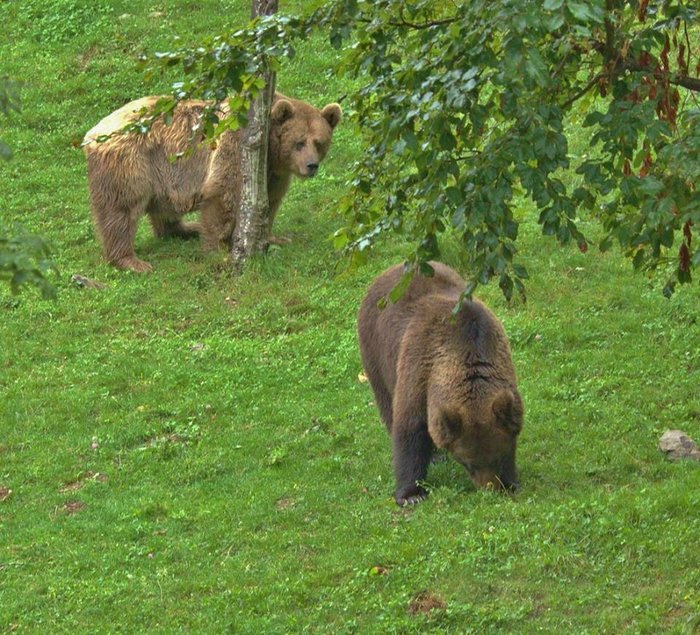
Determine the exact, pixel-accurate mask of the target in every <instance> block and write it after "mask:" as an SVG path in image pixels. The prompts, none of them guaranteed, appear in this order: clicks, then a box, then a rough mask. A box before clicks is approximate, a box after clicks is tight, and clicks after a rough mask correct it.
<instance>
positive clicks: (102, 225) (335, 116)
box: [83, 93, 342, 271]
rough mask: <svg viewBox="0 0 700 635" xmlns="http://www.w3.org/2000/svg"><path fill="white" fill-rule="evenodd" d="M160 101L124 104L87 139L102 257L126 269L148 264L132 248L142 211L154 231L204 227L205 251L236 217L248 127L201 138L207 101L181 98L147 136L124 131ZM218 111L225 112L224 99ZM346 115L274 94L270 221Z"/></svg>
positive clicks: (226, 240)
mask: <svg viewBox="0 0 700 635" xmlns="http://www.w3.org/2000/svg"><path fill="white" fill-rule="evenodd" d="M158 99H159V98H158V97H144V98H142V99H138V100H136V101H132V102H130V103H128V104H126V105H125V106H123V107H122V108H120V109H119V110H116V111H115V112H113V113H112V114H111V115H109V116H107V117H106V118H105V119H103V120H102V121H101V122H100V123H98V124H97V125H96V126H95V127H94V128H92V129H91V130H90V131H88V132H87V134H86V135H85V139H84V141H83V146H84V152H85V155H86V157H87V163H88V181H89V186H90V199H91V205H92V213H93V218H94V220H95V225H96V228H97V232H98V234H99V237H100V239H101V241H102V245H103V249H104V254H105V257H106V258H107V260H108V261H109V262H110V263H111V264H113V265H115V266H116V267H119V268H121V269H131V270H133V271H150V270H151V265H150V264H149V263H147V262H145V261H143V260H141V259H139V258H137V257H136V255H135V254H134V237H135V234H136V227H137V224H138V220H139V218H140V217H141V216H142V215H143V214H144V213H145V214H147V215H148V217H149V220H150V221H151V224H152V226H153V231H154V233H155V235H156V236H161V237H162V236H176V237H180V238H189V237H194V236H197V235H198V234H199V233H200V231H201V234H202V238H203V241H204V245H205V247H206V248H208V249H214V248H217V247H219V246H221V245H227V244H230V240H231V236H232V234H233V229H234V227H235V223H236V215H237V212H238V207H239V200H240V188H241V172H240V142H241V138H242V137H241V135H242V132H241V131H236V132H226V133H224V135H222V137H221V138H220V139H219V141H218V143H216V144H215V145H207V144H201V143H200V142H201V140H202V137H201V135H196V136H194V138H193V134H192V133H193V130H194V129H196V126H197V124H198V123H199V121H200V118H201V115H202V110H203V109H204V107H205V106H206V102H203V101H196V100H189V101H183V102H181V103H179V104H178V105H177V107H176V109H175V110H174V112H173V117H172V122H171V123H170V124H169V125H166V123H165V122H164V121H163V120H162V119H158V120H156V121H155V122H154V123H153V125H152V126H151V129H150V130H149V131H148V132H147V133H146V134H125V133H123V132H121V130H122V129H123V128H124V126H126V125H127V124H129V123H132V122H134V121H135V120H137V119H138V118H139V116H140V114H141V113H142V112H148V111H150V110H151V109H152V108H153V106H154V105H155V104H156V102H157V101H158ZM219 115H220V116H222V117H225V116H226V115H227V110H226V107H225V106H223V105H222V106H221V107H220V108H219ZM341 116H342V112H341V109H340V106H339V105H338V104H328V105H327V106H326V107H325V108H323V109H322V110H318V109H317V108H314V107H313V106H311V105H310V104H307V103H305V102H303V101H299V100H296V99H291V98H289V97H285V96H284V95H281V94H279V93H277V94H275V97H274V101H273V105H272V110H271V113H270V136H269V146H268V196H269V200H270V225H271V224H272V219H273V218H274V216H275V214H276V212H277V210H278V208H279V206H280V204H281V202H282V199H283V197H284V195H285V193H286V191H287V188H288V187H289V183H290V181H291V178H292V176H293V175H296V176H299V177H302V178H304V177H311V176H314V175H315V174H316V172H317V171H318V166H319V163H320V162H321V161H322V159H323V157H324V156H325V155H326V152H327V151H328V148H329V147H330V143H331V138H332V135H333V129H334V128H335V127H336V126H337V125H338V123H339V122H340V118H341ZM104 138H106V140H103V139H104ZM176 156H179V157H180V158H177V159H175V157H176ZM195 209H200V210H201V212H202V214H201V226H200V224H197V223H189V224H185V223H183V222H182V216H183V215H184V214H186V213H188V212H191V211H193V210H195Z"/></svg>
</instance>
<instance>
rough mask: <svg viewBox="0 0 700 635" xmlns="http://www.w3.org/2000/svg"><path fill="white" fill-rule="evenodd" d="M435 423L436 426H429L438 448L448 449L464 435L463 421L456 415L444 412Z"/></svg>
mask: <svg viewBox="0 0 700 635" xmlns="http://www.w3.org/2000/svg"><path fill="white" fill-rule="evenodd" d="M435 423H436V424H437V425H436V426H434V427H433V426H432V425H431V426H429V431H430V436H431V438H432V439H433V443H435V445H436V446H437V447H438V448H446V447H448V446H449V445H451V444H452V443H454V442H455V441H456V440H457V439H458V438H459V437H460V436H461V435H462V419H461V418H460V416H459V415H458V414H456V413H455V414H453V413H451V412H442V413H440V415H439V416H438V418H437V419H436V420H435Z"/></svg>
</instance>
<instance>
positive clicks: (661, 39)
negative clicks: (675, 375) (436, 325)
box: [144, 0, 700, 298]
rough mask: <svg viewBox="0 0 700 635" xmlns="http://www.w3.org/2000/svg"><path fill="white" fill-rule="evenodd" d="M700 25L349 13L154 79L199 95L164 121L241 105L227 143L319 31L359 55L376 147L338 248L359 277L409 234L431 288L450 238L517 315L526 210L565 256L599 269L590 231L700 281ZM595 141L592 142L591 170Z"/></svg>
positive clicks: (358, 75)
mask: <svg viewBox="0 0 700 635" xmlns="http://www.w3.org/2000/svg"><path fill="white" fill-rule="evenodd" d="M316 4H318V3H316ZM697 17H698V10H697V9H696V8H693V7H692V6H689V4H687V3H685V2H683V1H682V0H671V1H663V2H662V1H661V0H657V1H653V0H594V1H593V2H583V1H580V0H547V1H546V2H545V3H544V4H542V3H541V2H535V1H534V0H525V1H520V0H518V1H515V0H499V1H497V2H490V1H489V2H487V1H486V0H476V1H474V2H465V3H449V4H446V3H442V2H437V1H436V0H409V1H404V0H386V1H385V2H382V3H375V2H367V1H365V0H335V1H334V2H330V3H324V4H323V5H322V6H320V8H317V9H316V11H314V12H312V13H310V14H309V15H308V16H307V17H305V18H303V19H302V18H293V17H289V16H284V15H280V14H277V15H276V16H272V17H268V18H264V19H260V20H256V21H253V22H251V24H250V25H249V26H248V27H246V28H245V29H239V30H236V31H232V32H230V33H228V34H224V35H219V36H216V37H213V38H209V39H207V40H205V41H204V42H203V43H202V45H201V46H198V47H195V48H191V47H185V48H183V49H180V50H175V51H171V52H165V53H158V54H156V55H155V56H154V57H153V58H150V59H144V62H145V63H146V64H147V65H148V67H149V69H150V70H151V71H152V70H153V69H154V68H157V67H158V66H174V65H180V66H181V67H182V70H183V72H184V74H185V75H186V76H187V77H188V79H187V80H186V81H183V82H180V83H178V84H176V85H175V86H174V89H175V91H174V92H175V98H174V99H173V100H169V101H168V102H167V103H165V105H164V106H163V108H162V110H159V111H158V112H156V113H154V114H155V115H157V114H159V113H160V112H166V113H167V112H169V110H171V109H172V108H173V107H174V104H175V100H176V99H182V98H185V97H191V96H196V97H204V98H208V99H212V100H214V101H216V102H220V101H222V100H224V99H227V98H228V97H229V95H235V96H234V97H233V98H231V99H229V105H230V108H231V111H232V113H233V115H234V116H233V117H231V118H229V119H227V120H224V121H223V122H222V121H220V120H219V118H218V116H217V113H216V111H215V107H214V106H212V109H211V111H210V112H209V113H208V115H207V117H205V118H204V120H203V127H204V131H205V133H206V134H207V135H208V136H216V135H218V134H220V133H221V132H223V130H225V129H231V128H236V127H238V126H241V125H245V113H246V111H247V109H248V107H249V105H250V101H251V99H253V98H254V97H255V96H256V94H257V92H258V91H259V90H260V80H259V79H258V77H259V75H260V73H261V71H262V70H263V69H265V68H267V67H272V69H273V70H277V68H278V67H279V64H280V60H281V59H282V58H284V57H292V56H293V55H294V48H293V43H294V41H295V40H297V39H299V38H305V37H307V36H308V35H309V34H310V33H312V32H314V31H319V30H320V31H323V32H325V33H327V34H329V37H330V41H331V43H332V44H333V45H334V46H336V47H337V48H342V47H345V48H346V50H347V51H348V54H347V56H346V59H345V61H344V66H343V70H345V71H346V72H347V73H348V74H349V75H350V76H351V77H352V78H353V79H354V80H355V82H356V83H357V84H359V86H360V87H359V89H358V90H357V91H355V92H354V94H352V96H351V111H352V112H353V113H354V115H355V119H356V122H357V124H358V125H359V127H360V128H361V130H362V132H363V135H364V139H365V142H366V147H367V150H366V152H365V154H364V156H363V157H362V159H361V160H360V161H359V162H358V163H357V164H356V165H355V170H354V176H353V179H352V188H351V191H350V192H349V193H348V195H347V197H346V198H345V202H344V204H343V209H344V211H345V213H346V216H347V218H348V223H347V226H346V227H344V228H342V229H340V230H339V231H337V232H336V234H335V244H336V246H337V247H338V248H341V249H344V250H346V251H347V252H348V254H349V263H350V267H351V268H353V267H355V266H357V265H359V264H361V263H362V262H364V261H365V260H366V256H367V253H368V251H369V250H370V249H371V247H372V246H374V245H375V244H376V243H377V241H378V240H380V239H381V238H382V237H384V236H385V235H387V234H394V233H401V234H403V235H405V236H406V237H407V238H408V239H409V240H410V241H412V243H413V245H414V247H413V249H412V251H411V253H409V254H407V258H406V259H407V261H408V263H409V264H410V265H411V267H410V269H412V270H415V269H417V268H421V269H424V270H425V269H426V266H427V265H426V262H427V261H428V260H429V259H431V258H436V257H439V256H440V252H441V241H442V239H443V237H444V236H445V235H446V234H447V235H450V236H456V237H457V238H458V240H459V241H460V243H461V245H462V248H463V252H464V254H465V259H466V264H467V265H468V268H469V270H470V272H471V277H470V282H469V286H468V288H467V289H466V293H467V294H470V293H471V292H472V291H473V289H474V288H475V287H476V286H477V285H478V284H486V283H488V282H489V281H490V280H492V279H497V280H498V283H499V286H500V288H501V290H502V291H503V293H504V294H505V296H506V297H507V298H510V297H511V296H512V294H513V292H514V291H516V290H517V291H518V292H520V293H524V285H523V280H524V279H526V278H527V276H528V273H527V270H526V268H525V267H524V266H523V265H522V263H521V262H519V260H518V257H517V247H516V245H517V241H518V235H519V227H520V222H521V218H520V217H519V215H518V213H517V208H518V207H519V206H521V205H522V201H523V199H525V200H529V202H530V205H532V206H533V207H534V208H535V209H536V210H537V212H538V214H539V223H540V225H541V228H542V232H543V233H544V234H546V235H551V236H554V237H556V239H557V240H558V241H559V243H561V244H562V245H566V244H569V243H571V242H574V243H576V244H577V245H578V247H579V249H580V250H581V251H583V252H585V251H587V249H588V245H589V239H588V238H587V237H586V235H585V234H584V232H583V231H582V229H581V225H580V221H581V220H582V219H583V218H593V219H595V220H597V221H599V222H600V223H602V225H603V227H604V229H605V232H606V234H605V236H604V237H603V239H602V241H601V243H600V247H601V249H603V250H605V249H607V248H608V247H609V246H610V245H611V244H612V242H613V241H617V242H618V243H619V244H620V245H621V246H622V248H623V250H624V251H625V253H626V254H627V255H628V256H629V257H630V258H631V259H632V262H633V264H634V266H635V268H637V269H643V270H654V269H656V268H658V267H660V266H661V267H662V268H664V269H666V268H670V267H673V268H674V271H673V274H672V275H671V278H670V279H669V281H668V283H667V285H666V288H665V292H666V293H667V294H670V293H672V291H673V289H674V286H675V284H676V282H677V281H680V282H688V281H690V280H691V272H692V270H693V269H694V268H695V267H696V266H697V265H698V263H700V248H699V247H698V245H697V243H695V244H693V242H692V236H693V226H694V224H697V223H698V222H700V206H699V202H700V198H699V195H698V193H697V192H696V190H695V185H694V184H695V182H697V176H698V170H700V161H699V157H698V153H699V151H700V146H699V145H698V135H699V134H700V133H699V132H698V121H700V110H698V108H697V107H696V102H695V101H694V97H693V96H692V92H693V91H697V90H700V80H698V79H696V78H694V77H691V76H690V74H691V71H693V69H691V64H692V63H693V62H694V61H695V60H696V59H697V58H696V56H695V54H694V47H693V41H694V39H693V38H694V35H693V32H692V25H693V24H694V22H695V21H696V19H697ZM694 70H695V72H696V74H697V69H694ZM581 126H582V127H583V128H584V129H586V130H587V131H588V132H587V134H588V136H589V138H590V142H589V145H588V147H587V148H585V149H584V150H583V151H582V152H580V153H576V152H574V151H573V150H572V148H571V147H570V137H571V132H573V131H575V130H576V129H578V128H579V127H581ZM566 173H568V174H571V175H573V176H574V178H570V177H567V178H563V176H564V174H566ZM586 214H587V215H588V216H585V215H586Z"/></svg>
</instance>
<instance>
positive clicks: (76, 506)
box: [63, 501, 85, 516]
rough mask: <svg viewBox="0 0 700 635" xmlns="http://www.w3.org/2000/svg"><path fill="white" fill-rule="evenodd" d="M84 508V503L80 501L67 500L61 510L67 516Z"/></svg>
mask: <svg viewBox="0 0 700 635" xmlns="http://www.w3.org/2000/svg"><path fill="white" fill-rule="evenodd" d="M83 509H85V503H83V502H82V501H68V502H67V503H65V504H64V505H63V511H64V512H66V514H68V515H69V516H72V515H73V514H77V513H78V512H79V511H81V510H83Z"/></svg>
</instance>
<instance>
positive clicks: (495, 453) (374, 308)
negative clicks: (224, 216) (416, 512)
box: [358, 262, 523, 505]
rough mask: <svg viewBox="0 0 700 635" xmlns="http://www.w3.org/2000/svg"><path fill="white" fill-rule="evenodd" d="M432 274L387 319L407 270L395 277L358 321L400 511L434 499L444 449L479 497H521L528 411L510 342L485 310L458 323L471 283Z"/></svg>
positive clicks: (441, 270) (379, 287)
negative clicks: (429, 485) (494, 491)
mask: <svg viewBox="0 0 700 635" xmlns="http://www.w3.org/2000/svg"><path fill="white" fill-rule="evenodd" d="M430 264H431V266H432V268H433V270H434V275H433V276H432V277H426V276H422V275H416V276H415V277H414V279H413V281H412V282H411V284H410V285H409V287H408V290H407V291H406V293H405V294H404V295H403V297H402V298H401V299H400V300H399V301H398V302H396V303H395V304H391V303H388V304H387V305H386V307H385V308H383V309H382V308H380V307H379V304H380V303H383V302H384V301H385V300H387V298H388V295H389V293H390V292H391V290H392V289H393V288H394V287H395V286H396V284H397V283H398V282H399V280H400V279H401V277H402V275H403V273H404V268H403V266H401V265H397V266H395V267H392V268H391V269H388V270H387V271H386V272H384V273H383V274H382V275H381V276H379V277H378V278H377V279H376V280H375V281H374V283H373V284H372V286H371V287H370V288H369V291H368V292H367V295H366V296H365V299H364V300H363V302H362V306H361V308H360V313H359V316H358V332H359V340H360V352H361V354H362V363H363V365H364V368H365V373H366V374H367V378H368V379H369V382H370V384H371V386H372V390H373V391H374V395H375V398H376V401H377V406H378V407H379V413H380V415H381V417H382V419H383V420H384V423H385V424H386V427H387V429H388V431H389V434H390V435H391V438H392V441H393V454H394V473H395V476H396V494H395V498H396V502H397V503H398V504H399V505H406V504H414V503H418V502H420V501H421V500H423V499H424V498H425V497H426V496H427V492H426V490H425V489H424V488H423V487H421V485H420V482H421V481H422V480H424V479H425V477H426V475H427V472H428V465H429V463H430V459H431V456H432V454H433V451H434V449H435V448H436V447H437V448H444V449H446V450H448V451H449V452H450V453H451V454H452V456H454V458H455V459H456V460H457V461H459V462H460V463H461V464H462V465H464V467H465V468H466V469H467V471H468V472H469V475H470V476H471V478H472V480H473V481H474V483H475V484H476V485H477V487H494V488H498V489H501V488H503V489H507V490H515V489H517V488H518V482H517V474H516V469H515V447H516V441H517V438H518V434H519V432H520V430H521V428H522V425H523V402H522V399H521V397H520V394H519V393H518V388H517V380H516V377H515V368H514V367H513V361H512V359H511V352H510V345H509V344H508V338H507V337H506V334H505V331H504V330H503V327H502V325H501V323H500V322H499V321H498V320H497V319H496V317H495V316H494V315H493V314H492V313H491V312H490V311H489V310H488V309H487V308H486V307H485V306H484V305H483V304H482V303H481V302H479V301H478V300H472V301H470V302H469V301H467V302H464V303H463V305H462V307H461V309H460V310H459V312H458V313H457V315H456V316H453V314H452V310H453V309H454V307H455V306H456V305H457V303H458V302H459V299H460V295H461V293H462V291H463V290H464V288H465V282H464V280H462V278H460V276H459V275H458V274H457V273H456V272H455V271H454V270H452V269H450V268H449V267H447V266H446V265H443V264H441V263H438V262H432V263H430ZM387 302H388V300H387Z"/></svg>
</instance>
